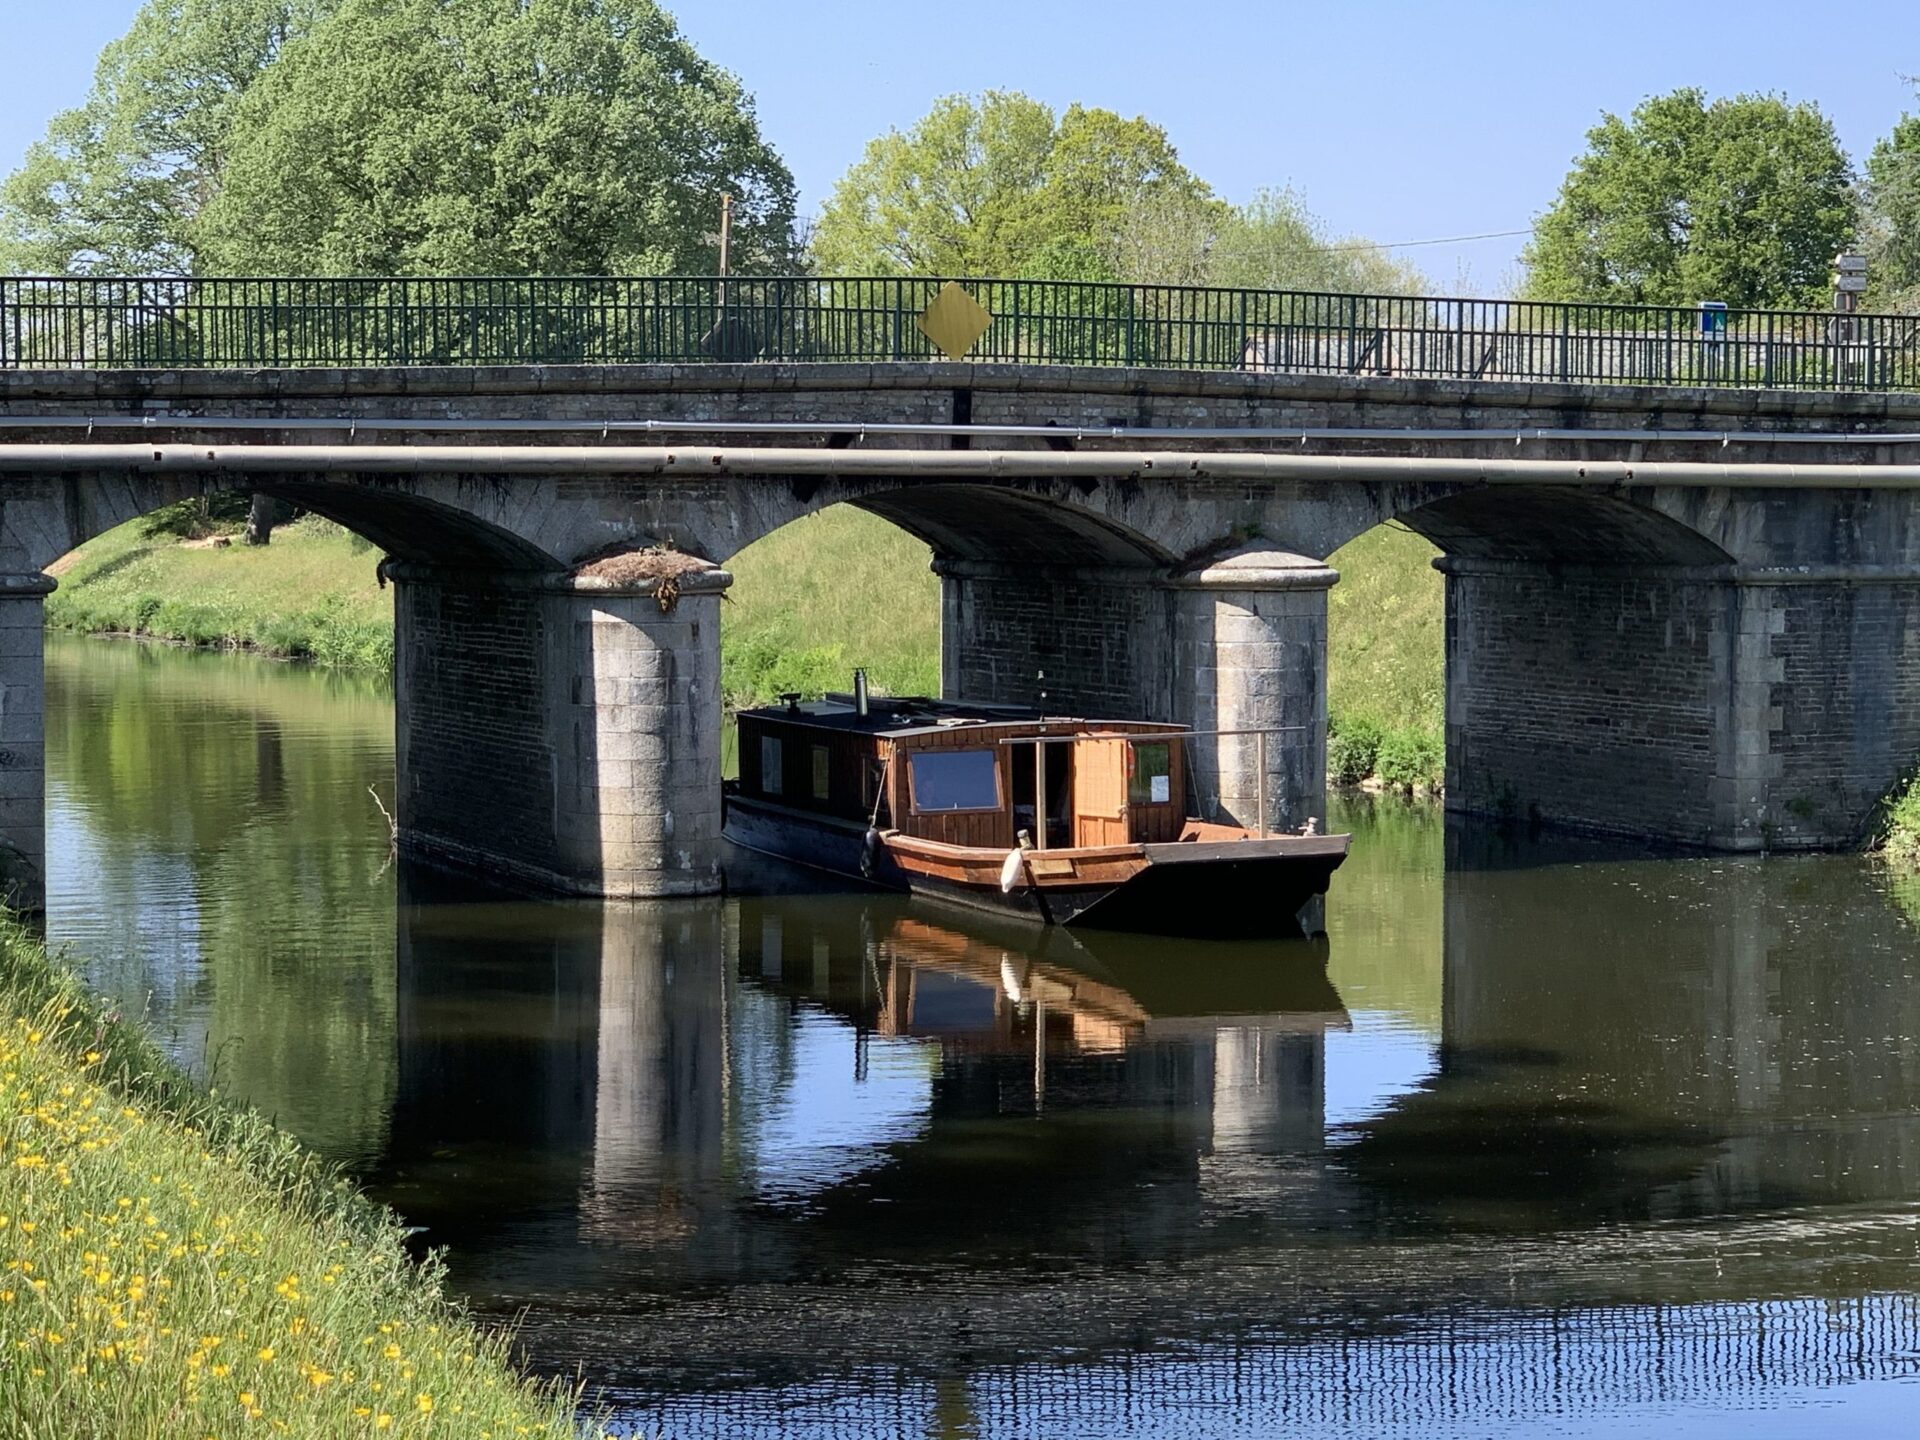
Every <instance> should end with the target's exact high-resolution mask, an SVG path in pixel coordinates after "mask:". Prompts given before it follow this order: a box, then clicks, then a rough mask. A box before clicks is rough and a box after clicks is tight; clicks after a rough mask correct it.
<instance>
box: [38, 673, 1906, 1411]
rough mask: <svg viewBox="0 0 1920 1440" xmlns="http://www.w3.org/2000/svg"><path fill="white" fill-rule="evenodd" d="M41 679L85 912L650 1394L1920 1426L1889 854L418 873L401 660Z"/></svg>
mask: <svg viewBox="0 0 1920 1440" xmlns="http://www.w3.org/2000/svg"><path fill="white" fill-rule="evenodd" d="M47 672H48V719H49V723H48V727H47V734H48V752H47V754H48V805H49V825H48V836H49V840H50V842H51V844H52V850H51V853H50V866H49V870H50V874H49V881H50V903H49V915H48V921H49V928H50V932H51V934H52V938H53V939H54V941H55V942H56V944H58V945H61V946H70V947H71V948H72V951H73V953H75V954H76V955H79V956H84V957H86V961H87V965H88V976H89V978H90V980H91V981H92V982H93V983H94V984H96V985H98V986H100V987H101V988H103V989H104V990H106V991H107V992H108V993H110V994H111V995H113V996H114V997H115V999H116V1001H117V1002H118V1003H119V1004H121V1005H122V1006H124V1007H125V1008H126V1009H127V1011H128V1013H131V1014H144V1015H146V1016H148V1017H150V1022H151V1026H152V1029H153V1031H154V1033H155V1034H156V1035H157V1036H159V1037H160V1038H161V1040H162V1041H163V1043H166V1044H168V1045H169V1047H170V1049H171V1051H172V1053H173V1054H174V1055H175V1056H176V1057H178V1058H180V1059H181V1060H183V1061H184V1062H185V1063H187V1064H189V1065H197V1066H202V1067H204V1066H208V1065H211V1064H214V1063H217V1065H218V1067H219V1074H220V1079H221V1083H222V1086H223V1088H224V1089H226V1090H227V1091H228V1093H231V1094H235V1095H238V1096H239V1097H241V1098H243V1099H245V1100H247V1101H249V1102H250V1103H252V1104H254V1105H256V1106H257V1107H259V1109H260V1110H261V1111H263V1112H264V1113H266V1114H270V1115H274V1116H276V1117H278V1118H279V1119H280V1121H281V1122H282V1123H283V1124H285V1125H287V1126H288V1127H289V1128H291V1129H292V1130H294V1131H295V1132H296V1133H298V1134H299V1135H300V1136H301V1137H302V1138H303V1139H305V1140H306V1141H307V1142H308V1143H309V1144H312V1145H314V1146H316V1147H318V1148H319V1149H321V1150H322V1151H323V1152H324V1153H325V1154H327V1155H328V1156H329V1157H331V1158H333V1159H336V1160H338V1161H340V1162H342V1163H343V1164H346V1165H348V1166H350V1167H351V1168H352V1169H353V1170H354V1172H355V1173H356V1174H358V1175H360V1176H361V1177H363V1178H364V1179H365V1180H366V1181H367V1182H368V1183H369V1184H370V1185H372V1186H373V1187H374V1188H375V1189H376V1191H377V1192H378V1193H379V1194H381V1195H382V1196H383V1197H384V1198H386V1199H389V1200H391V1201H392V1202H393V1203H394V1204H395V1205H396V1206H397V1207H398V1208H399V1210H400V1211H401V1213H402V1214H403V1215H404V1216H405V1217H406V1218H407V1220H408V1221H409V1222H410V1223H413V1224H418V1225H422V1226H424V1227H426V1234H425V1237H424V1239H425V1241H426V1243H429V1244H433V1245H440V1246H445V1247H447V1252H446V1253H447V1259H448V1263H449V1267H450V1274H449V1279H450V1282H451V1285H452V1287H453V1288H454V1290H455V1291H456V1292H457V1293H461V1294H463V1295H464V1296H466V1297H467V1298H468V1299H469V1300H470V1301H471V1302H472V1303H473V1304H475V1305H476V1306H478V1307H480V1308H481V1309H483V1310H485V1311H487V1312H488V1313H491V1314H493V1315H496V1316H500V1317H503V1318H508V1317H516V1316H520V1315H522V1314H523V1313H524V1316H525V1319H524V1322H523V1323H522V1324H521V1326H520V1329H519V1332H518V1333H519V1335H520V1338H521V1340H522V1341H523V1342H524V1343H525V1345H526V1348H527V1350H528V1353H529V1355H530V1357H531V1359H532V1360H533V1362H534V1363H535V1364H536V1365H537V1366H539V1367H540V1368H541V1369H543V1370H545V1371H547V1372H549V1373H554V1374H562V1375H566V1376H568V1377H569V1378H572V1377H575V1376H578V1377H579V1378H581V1379H582V1380H583V1381H584V1382H585V1383H586V1385H587V1386H588V1387H589V1389H590V1390H591V1391H592V1392H593V1394H594V1395H595V1396H597V1397H600V1398H603V1399H604V1400H605V1401H606V1402H607V1403H608V1404H609V1405H610V1406H611V1407H612V1408H613V1410H614V1411H615V1413H616V1415H617V1416H618V1417H619V1418H620V1419H621V1420H622V1422H624V1423H623V1429H624V1428H633V1429H637V1430H639V1431H640V1432H641V1433H645V1434H649V1435H662V1436H671V1437H675V1440H689V1437H699V1436H708V1435H711V1436H716V1437H717V1436H722V1435H724V1436H729V1437H733V1436H745V1437H761V1436H766V1437H772V1436H781V1437H803V1440H812V1437H823V1440H824V1437H837V1436H848V1437H852V1436H859V1437H863V1440H865V1437H871V1436H909V1435H910V1436H926V1435H951V1436H963V1435H964V1436H972V1437H980V1440H987V1437H992V1440H1008V1437H1026V1436H1045V1437H1047V1440H1055V1437H1079V1436H1086V1437H1089V1440H1091V1437H1101V1440H1106V1437H1115V1436H1120V1437H1133V1436H1138V1437H1141V1440H1146V1437H1165V1436H1185V1435H1191V1436H1208V1437H1213V1436H1229V1437H1234V1436H1247V1437H1252V1436H1264V1435H1270V1434H1273V1433H1275V1432H1287V1433H1298V1434H1302V1435H1312V1436H1340V1437H1360V1436H1374V1435H1382V1434H1387V1435H1402V1436H1416V1435H1417V1436H1427V1435H1436V1434H1437V1435H1446V1436H1456V1437H1463V1436H1468V1435H1473V1436H1484V1435H1488V1434H1500V1435H1503V1436H1506V1435H1514V1434H1530V1435H1554V1436H1565V1435H1568V1434H1582V1435H1593V1434H1606V1435H1665V1434H1677V1433H1706V1434H1724V1433H1727V1432H1728V1431H1729V1430H1730V1429H1731V1430H1737V1431H1738V1432H1739V1433H1740V1434H1741V1435H1742V1436H1743V1437H1745V1440H1764V1437H1769V1436H1783V1435H1792V1436H1800V1435H1808V1434H1833V1433H1842V1432H1844V1433H1847V1434H1849V1435H1852V1436H1855V1437H1867V1436H1878V1435H1887V1434H1894V1435H1900V1436H1902V1437H1904V1436H1906V1435H1908V1434H1910V1433H1911V1432H1912V1430H1913V1420H1912V1408H1913V1396H1914V1394H1915V1389H1914V1375H1915V1371H1916V1369H1920V1315H1916V1301H1915V1298H1914V1297H1915V1296H1916V1295H1917V1294H1920V1249H1916V1245H1915V1235H1916V1233H1917V1231H1916V1227H1917V1226H1920V1206H1916V1196H1920V935H1917V932H1916V928H1915V924H1914V921H1913V919H1912V918H1910V917H1911V916H1912V915H1915V914H1920V884H1914V883H1913V882H1911V881H1909V882H1906V884H1904V885H1902V884H1901V883H1900V882H1899V881H1898V880H1897V879H1896V880H1893V881H1892V882H1891V883H1890V879H1889V873H1888V872H1887V870H1886V869H1885V868H1884V867H1882V866H1879V865H1877V864H1875V863H1873V862H1871V861H1867V860H1862V859H1861V858H1859V857H1848V856H1827V857H1810V858H1804V859H1791V860H1787V859H1772V860H1762V859H1760V858H1758V857H1751V858H1732V857H1725V856H1719V857H1706V858H1699V857H1695V858H1689V859H1668V860H1650V859H1647V858H1645V857H1634V856H1631V855H1626V856H1623V855H1620V854H1617V853H1610V852H1608V851H1606V850H1604V849H1602V848H1600V847H1595V846H1575V847H1565V848H1562V849H1556V850H1553V851H1548V850H1545V849H1542V848H1540V847H1537V846H1532V845H1526V844H1521V843H1519V842H1508V841H1504V840H1503V841H1501V842H1499V843H1498V844H1493V843H1488V842H1487V840H1486V837H1485V834H1484V832H1480V833H1479V834H1478V835H1477V836H1476V834H1475V832H1472V831H1461V830H1457V829H1452V828H1447V829H1444V830H1443V826H1442V823H1441V817H1440V815H1439V814H1438V812H1437V811H1435V810H1433V809H1432V808H1430V807H1403V806H1397V805H1392V804H1386V803H1381V804H1379V805H1377V806H1375V805H1366V804H1364V803H1353V802H1341V803H1340V805H1339V806H1338V807H1337V809H1336V814H1335V815H1334V817H1333V819H1334V824H1335V827H1336V828H1338V829H1348V828H1351V829H1352V830H1353V831H1354V833H1355V835H1356V842H1355V845H1354V852H1353V856H1352V858H1351V859H1350V860H1349V861H1348V862H1347V863H1346V864H1345V865H1344V866H1343V867H1342V869H1341V871H1340V880H1339V884H1338V885H1337V886H1336V887H1335V888H1334V891H1333V893H1332V896H1331V903H1329V905H1328V907H1327V914H1326V928H1327V930H1328V933H1329V935H1330V937H1331V939H1330V942H1329V944H1328V945H1327V946H1326V947H1323V948H1320V949H1314V948H1311V947H1308V946H1306V945H1304V944H1298V943H1296V944H1291V945H1265V944H1259V945H1251V946H1241V945H1231V944H1221V943H1211V944H1203V943H1199V942H1175V941H1157V940H1135V939H1130V938H1128V937H1126V936H1111V937H1109V936H1096V935H1094V934H1092V932H1087V933H1086V934H1085V935H1084V936H1083V937H1082V939H1081V941H1080V942H1079V943H1075V937H1074V935H1073V933H1072V932H1071V931H1067V930H1055V931H1053V932H1051V933H1046V934H1044V935H1043V934H1042V932H1040V931H1038V930H1037V929H1036V930H1025V931H998V930H991V929H979V928H975V926H974V925H972V924H970V923H969V922H968V921H967V920H965V919H952V918H949V917H947V916H946V915H945V914H938V913H933V912H921V911H918V910H915V909H913V908H911V906H910V905H909V904H908V903H906V902H903V901H899V900H896V899H893V898H890V897H886V896H878V897H876V896H872V895H861V896H848V895H837V896H836V895H822V894H817V893H815V894H784V895H777V894H773V893H762V894H759V895H757V896H755V897H739V896H736V898H733V899H728V900H713V901H697V902H694V901H689V902H672V903H668V904H662V905H633V906H619V905H609V906H599V905H565V904H521V903H511V902H505V901H501V900H499V899H488V898H484V897H482V898H475V897H474V896H472V895H471V894H467V893H462V892H459V891H456V890H453V889H450V888H448V887H447V886H446V885H445V884H444V882H441V881H438V880H432V879H428V878H423V877H421V876H418V875H416V874H414V873H412V872H403V873H402V874H401V876H400V883H399V886H398V892H397V894H396V888H395V883H394V872H393V871H392V869H391V868H389V857H388V848H389V835H388V830H387V827H386V823H385V821H384V820H382V819H381V817H380V815H379V812H378V811H377V810H375V809H374V807H373V806H372V805H371V804H370V803H369V800H368V796H367V787H368V785H369V784H370V783H374V784H377V785H378V786H379V787H380V788H381V789H383V790H384V788H385V787H386V786H387V785H388V784H389V783H390V782H391V779H392V775H393V753H392V736H393V726H394V721H393V712H392V707H391V704H390V702H389V701H388V700H387V698H386V697H385V696H384V695H383V694H381V693H379V691H378V687H377V686H371V685H368V684H365V683H360V682H352V681H349V680H345V679H342V678H341V677H338V676H329V675H323V674H318V673H315V672H309V671H303V670H301V669H299V668H298V667H290V666H283V665H271V664H266V663H262V662H251V661H248V660H245V659H222V658H219V657H212V656H204V655H194V654H188V653H183V652H176V651H172V650H158V649H149V648H146V647H130V646H115V645H110V644H105V643H94V642H84V641H76V640H63V639H61V638H60V637H58V636H50V637H49V638H48V644H47ZM1443 840H1444V841H1445V843H1444V844H1443ZM732 868H733V867H730V870H731V869H732ZM744 875H745V869H744V867H742V868H741V869H740V870H739V872H738V873H737V874H736V877H735V878H736V879H738V878H744ZM770 881H771V877H769V883H770ZM1089 945H1091V946H1092V947H1093V948H1089ZM1733 1411H1738V1412H1739V1413H1738V1414H1731V1413H1730V1412H1733Z"/></svg>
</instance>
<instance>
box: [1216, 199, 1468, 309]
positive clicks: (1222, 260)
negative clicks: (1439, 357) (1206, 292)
mask: <svg viewBox="0 0 1920 1440" xmlns="http://www.w3.org/2000/svg"><path fill="white" fill-rule="evenodd" d="M1208 281H1209V283H1211V284H1214V285H1231V286H1236V287H1242V288H1245V289H1249V290H1320V291H1327V292H1332V293H1338V294H1350V295H1415V294H1419V293H1421V292H1422V291H1425V290H1427V289H1429V288H1430V286H1429V285H1428V282H1427V277H1426V276H1424V275H1423V274H1421V273H1420V271H1419V270H1417V269H1416V268H1414V267H1413V266H1411V265H1405V264H1402V263H1400V262H1399V261H1396V260H1394V259H1393V258H1392V257H1391V256H1390V255H1389V254H1388V253H1387V252H1386V251H1385V250H1383V249H1381V248H1380V247H1378V246H1376V245H1372V244H1369V243H1368V242H1367V241H1365V240H1362V239H1360V238H1359V237H1357V236H1351V235H1346V236H1342V235H1336V234H1334V233H1332V232H1331V231H1329V230H1328V229H1327V227H1326V226H1325V225H1323V224H1322V223H1321V222H1320V221H1319V220H1318V219H1317V218H1316V217H1315V216H1314V215H1313V214H1312V213H1310V212H1309V211H1308V210H1307V208H1306V206H1305V204H1304V203H1303V202H1302V201H1301V199H1300V197H1299V196H1298V195H1296V194H1295V193H1294V192H1293V191H1291V190H1262V191H1260V192H1259V193H1257V194H1256V195H1255V196H1254V197H1253V199H1252V200H1251V201H1249V202H1248V203H1247V204H1245V205H1240V206H1236V207H1234V209H1233V210H1232V211H1230V212H1229V213H1228V215H1227V216H1226V218H1225V220H1224V222H1223V223H1222V225H1221V227H1220V231H1219V234H1218V235H1217V236H1216V237H1215V240H1214V244H1213V253H1212V257H1211V263H1210V264H1209V266H1208Z"/></svg>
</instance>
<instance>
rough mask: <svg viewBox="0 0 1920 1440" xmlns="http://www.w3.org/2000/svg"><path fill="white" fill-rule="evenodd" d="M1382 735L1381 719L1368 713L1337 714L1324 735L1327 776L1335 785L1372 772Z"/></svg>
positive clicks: (1354, 779) (1356, 783)
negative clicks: (1338, 716)
mask: <svg viewBox="0 0 1920 1440" xmlns="http://www.w3.org/2000/svg"><path fill="white" fill-rule="evenodd" d="M1381 738H1382V730H1381V727H1380V722H1379V721H1377V720H1375V719H1374V718H1373V717H1372V716H1371V715H1353V716H1342V717H1340V718H1339V719H1338V720H1336V721H1335V722H1334V723H1333V724H1332V725H1330V726H1329V733H1328V735H1327V778H1328V779H1329V780H1331V781H1333V782H1334V783H1335V784H1336V785H1358V784H1359V783H1360V782H1361V781H1362V780H1364V779H1366V778H1367V777H1368V776H1369V775H1371V774H1373V768H1374V765H1375V763H1376V762H1377V761H1378V759H1379V757H1380V741H1381Z"/></svg>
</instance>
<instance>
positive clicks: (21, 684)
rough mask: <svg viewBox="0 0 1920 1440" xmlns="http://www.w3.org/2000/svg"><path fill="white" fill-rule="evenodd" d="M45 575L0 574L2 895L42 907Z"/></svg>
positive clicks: (48, 583)
mask: <svg viewBox="0 0 1920 1440" xmlns="http://www.w3.org/2000/svg"><path fill="white" fill-rule="evenodd" d="M53 583H54V582H53V581H52V580H50V579H48V578H47V577H46V576H44V575H6V576H0V901H4V903H5V904H6V905H8V906H9V907H11V908H13V909H15V910H19V911H23V912H27V913H33V912H37V911H39V910H43V909H45V908H46V901H47V831H46V811H47V799H46V778H45V777H46V740H45V719H46V713H45V712H46V681H45V679H44V675H43V664H42V657H43V653H44V651H43V645H44V641H43V638H42V637H43V633H44V625H45V619H44V615H43V606H44V603H45V601H46V597H47V596H48V595H49V594H50V593H51V592H52V590H53Z"/></svg>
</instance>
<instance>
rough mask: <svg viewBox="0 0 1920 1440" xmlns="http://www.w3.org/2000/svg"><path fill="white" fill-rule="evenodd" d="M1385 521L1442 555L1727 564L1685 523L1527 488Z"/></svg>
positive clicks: (1439, 504) (1503, 489) (1439, 503)
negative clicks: (1421, 539) (1403, 527)
mask: <svg viewBox="0 0 1920 1440" xmlns="http://www.w3.org/2000/svg"><path fill="white" fill-rule="evenodd" d="M1392 518H1394V519H1397V520H1399V521H1400V522H1401V523H1402V524H1404V525H1406V526H1407V527H1408V528H1409V529H1411V530H1415V531H1417V532H1419V533H1420V534H1421V535H1423V536H1425V537H1426V538H1427V539H1428V540H1429V541H1431V542H1432V543H1433V544H1434V545H1436V546H1438V547H1439V548H1440V549H1441V550H1442V551H1443V552H1444V553H1446V554H1447V555H1449V556H1454V557H1461V558H1470V559H1475V560H1511V561H1533V562H1544V563H1552V564H1573V565H1591V566H1603V567H1604V566H1622V565H1673V566H1683V567H1688V568H1692V567H1699V566H1717V565H1731V564H1733V563H1734V557H1733V556H1732V555H1731V554H1729V553H1728V551H1727V550H1726V549H1725V548H1723V547H1722V546H1721V545H1720V544H1719V543H1717V542H1716V541H1715V540H1713V539H1711V538H1709V537H1708V536H1707V535H1706V534H1704V533H1702V531H1701V530H1700V529H1698V528H1696V527H1695V526H1694V525H1692V524H1689V523H1687V522H1686V521H1683V520H1680V519H1676V518H1675V517H1674V516H1672V515H1669V514H1667V513H1665V512H1664V511H1662V510H1657V509H1654V508H1653V507H1652V506H1650V505H1647V504H1644V503H1642V502H1641V501H1639V500H1637V499H1629V498H1626V497H1624V496H1620V495H1609V494H1600V493H1594V492H1591V491H1583V490H1574V491H1570V490H1566V489H1555V488H1549V487H1545V486H1542V487H1537V488H1536V487H1531V486H1485V487H1480V488H1476V489H1472V490H1465V491H1461V492H1459V493H1457V494H1453V495H1449V496H1446V497H1444V498H1442V499H1439V500H1433V501H1429V502H1428V503H1426V504H1424V505H1420V506H1418V507H1416V508H1413V509H1409V510H1405V511H1402V512H1401V513H1399V514H1397V515H1395V516H1393V517H1392Z"/></svg>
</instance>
